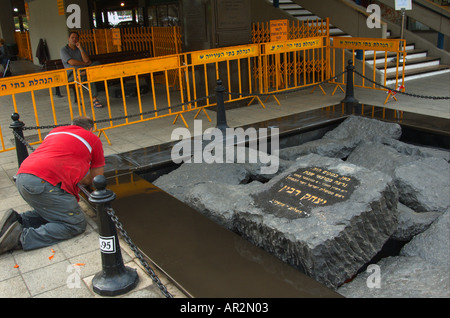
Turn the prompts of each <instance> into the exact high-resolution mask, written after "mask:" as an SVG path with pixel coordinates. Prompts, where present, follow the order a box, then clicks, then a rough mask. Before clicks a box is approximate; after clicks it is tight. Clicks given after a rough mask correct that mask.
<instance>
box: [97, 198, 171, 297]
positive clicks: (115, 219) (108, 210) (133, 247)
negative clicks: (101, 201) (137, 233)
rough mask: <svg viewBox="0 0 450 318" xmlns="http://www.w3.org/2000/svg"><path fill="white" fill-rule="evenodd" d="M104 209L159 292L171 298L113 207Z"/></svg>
mask: <svg viewBox="0 0 450 318" xmlns="http://www.w3.org/2000/svg"><path fill="white" fill-rule="evenodd" d="M105 209H106V213H108V215H109V216H110V217H111V220H112V221H113V222H114V224H115V225H116V228H117V229H118V230H119V232H120V234H121V235H122V237H123V239H124V240H125V242H127V244H128V246H129V247H130V248H131V250H132V251H133V252H134V254H135V255H136V257H137V258H138V259H139V261H140V263H141V264H142V266H144V268H145V271H146V272H147V274H148V275H149V276H150V278H151V279H152V280H153V282H154V283H155V284H156V286H158V288H159V289H160V290H161V292H162V293H163V294H164V296H166V297H167V298H173V295H172V294H171V293H169V291H168V290H167V288H166V286H164V284H163V283H162V282H161V280H160V279H159V278H158V276H157V275H156V274H155V272H154V271H153V269H152V268H151V267H150V265H149V264H148V262H147V261H146V260H145V258H144V256H143V255H142V253H141V251H140V250H139V249H138V248H137V246H136V245H134V243H133V241H132V240H131V238H130V237H129V236H128V233H127V231H126V230H125V229H124V228H123V225H122V223H120V221H119V218H118V217H117V216H116V214H115V213H114V210H113V208H111V207H106V208H105Z"/></svg>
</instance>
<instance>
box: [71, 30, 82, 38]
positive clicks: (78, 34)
mask: <svg viewBox="0 0 450 318" xmlns="http://www.w3.org/2000/svg"><path fill="white" fill-rule="evenodd" d="M72 33H75V34H76V35H77V36H78V38H79V37H80V33H78V32H77V31H69V38H70V36H71V35H72Z"/></svg>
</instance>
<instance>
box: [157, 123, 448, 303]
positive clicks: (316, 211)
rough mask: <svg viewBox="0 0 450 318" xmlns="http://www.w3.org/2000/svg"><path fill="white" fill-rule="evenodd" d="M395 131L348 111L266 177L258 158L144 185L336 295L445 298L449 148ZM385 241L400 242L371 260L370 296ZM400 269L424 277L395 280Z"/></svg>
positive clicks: (287, 152) (195, 168)
mask: <svg viewBox="0 0 450 318" xmlns="http://www.w3.org/2000/svg"><path fill="white" fill-rule="evenodd" d="M400 136H401V127H400V126H399V125H398V124H394V123H386V122H382V121H378V120H374V119H367V118H363V117H356V116H351V117H349V118H347V119H346V120H345V121H344V122H343V123H341V124H340V125H339V126H338V127H336V128H335V129H334V130H331V131H329V132H327V133H326V134H325V135H324V136H323V137H322V138H321V139H318V140H314V141H309V142H305V143H303V144H301V145H297V146H294V147H289V148H286V149H281V150H280V153H279V157H280V168H279V169H278V172H277V173H276V174H274V175H261V174H259V173H258V171H260V169H259V168H260V166H261V164H260V163H224V164H206V163H185V164H182V165H181V167H180V168H178V169H176V170H174V171H172V172H171V173H169V174H166V175H163V176H161V177H160V178H158V179H157V180H156V181H155V182H154V184H155V185H156V186H158V187H160V188H161V189H163V190H165V191H166V192H168V193H170V194H172V195H174V196H175V197H177V198H178V199H179V200H181V201H183V202H185V203H186V204H188V205H190V206H192V207H193V208H195V209H196V210H198V211H199V212H200V213H203V214H205V215H206V216H208V217H210V218H212V219H213V220H215V221H216V222H217V223H219V224H221V225H223V226H224V227H227V228H228V229H230V230H232V231H234V232H236V233H238V234H240V235H242V236H244V237H246V238H247V239H248V240H249V241H251V242H252V243H254V244H255V245H257V246H260V247H262V248H264V249H266V250H267V251H268V252H270V253H272V254H273V255H275V256H277V257H278V258H280V259H282V260H283V261H285V262H287V263H289V264H291V265H292V266H294V267H296V268H298V269H299V270H300V271H302V272H304V273H306V274H307V275H309V276H310V277H312V278H314V279H316V280H317V281H319V282H321V283H323V284H324V285H326V286H328V287H331V288H334V289H337V290H338V292H340V293H342V294H343V295H344V296H348V297H365V296H367V297H390V296H393V297H401V296H402V293H403V294H404V295H405V297H407V296H408V297H410V296H411V295H415V294H417V292H415V291H414V289H415V288H417V286H425V287H427V286H428V287H429V288H432V289H433V290H432V291H431V290H430V293H429V295H430V296H432V297H436V296H438V297H440V296H443V297H445V296H447V297H448V296H449V289H448V286H449V284H448V277H449V276H448V272H449V270H448V268H449V263H448V260H447V263H445V261H446V260H444V261H441V260H442V255H447V256H448V255H449V253H450V248H449V244H448V242H449V227H448V218H449V212H447V213H445V212H446V211H447V210H448V209H449V208H450V199H449V193H450V191H449V190H450V185H449V175H450V173H449V163H448V161H449V153H448V151H444V150H439V149H430V148H427V147H418V146H414V145H409V144H406V143H404V142H401V141H399V138H400ZM438 222H439V223H438ZM445 222H446V223H445ZM442 223H444V224H447V226H446V227H445V226H442V225H439V224H442ZM428 231H433V234H432V235H431V234H428V235H426V233H427V232H428ZM421 236H425V238H422V239H420V237H421ZM437 237H438V238H439V239H438V238H437ZM433 239H434V243H433ZM442 239H444V240H445V241H446V242H447V243H436V242H438V241H439V240H442ZM393 240H395V241H397V242H401V243H402V245H404V244H406V243H407V242H409V241H410V242H409V243H407V244H406V245H405V246H404V248H403V249H402V250H401V251H400V252H399V253H398V255H395V256H392V257H389V258H384V259H382V260H381V261H380V263H379V265H378V266H380V268H381V279H382V280H383V279H384V280H385V282H384V283H385V285H384V287H385V290H383V289H378V290H377V291H376V292H374V290H373V286H370V284H366V280H367V277H368V274H367V272H365V268H366V266H367V265H368V264H370V263H371V262H377V261H378V259H376V258H375V259H374V257H375V256H376V255H377V254H379V252H380V251H382V249H383V247H384V246H386V243H387V242H391V241H393ZM430 244H431V245H434V246H435V248H429V247H428V248H425V247H424V245H430ZM436 253H437V254H439V255H441V256H435V254H436ZM419 259H420V261H418V260H419ZM437 259H439V262H438V261H437ZM445 264H447V266H445ZM400 266H402V267H401V270H400ZM405 266H410V269H411V270H412V271H415V272H416V271H420V270H425V271H428V272H429V273H433V275H432V276H429V277H428V276H426V275H416V277H414V275H409V276H408V279H406V280H405V279H404V276H402V275H405V273H407V271H408V267H406V268H405ZM390 273H394V274H393V275H394V276H395V275H396V274H395V273H397V274H398V277H399V278H398V279H403V280H402V282H403V283H402V284H403V288H402V289H399V287H398V286H397V285H396V284H390V283H389V282H395V281H396V280H395V279H393V278H392V279H391V278H389V277H390V276H389V275H390ZM427 277H428V278H427ZM431 277H432V278H431ZM423 279H429V281H427V282H422V281H421V280H423ZM349 281H350V282H349ZM405 281H406V283H405ZM435 282H441V284H440V285H439V286H436V285H434V287H432V286H433V283H435ZM382 283H383V281H382ZM382 286H383V285H382ZM376 287H378V286H376ZM409 289H411V290H409ZM426 294H427V291H426V290H421V291H420V293H419V294H417V295H419V296H423V295H426Z"/></svg>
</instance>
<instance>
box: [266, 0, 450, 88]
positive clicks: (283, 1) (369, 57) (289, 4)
mask: <svg viewBox="0 0 450 318" xmlns="http://www.w3.org/2000/svg"><path fill="white" fill-rule="evenodd" d="M269 2H272V3H273V0H269ZM279 3H280V9H282V10H284V11H285V12H286V13H288V14H290V15H291V16H293V17H295V18H296V19H298V20H300V21H303V20H315V19H322V18H321V17H318V16H316V15H314V14H313V13H312V12H310V11H308V10H305V9H304V8H303V7H301V6H300V5H298V4H296V3H295V2H294V1H291V0H279ZM330 36H347V37H350V35H348V34H346V33H345V32H343V31H342V30H340V29H339V28H337V27H334V26H332V25H330ZM382 53H383V54H382ZM373 56H374V53H373V52H368V51H366V55H365V58H366V63H368V64H370V65H374V64H375V67H376V68H377V69H378V70H379V71H380V72H381V73H383V74H384V66H385V61H384V51H383V52H377V55H376V60H374V58H373ZM395 58H396V54H394V53H392V54H388V63H387V69H386V85H390V84H393V83H395V68H396V61H395ZM400 62H403V60H400ZM448 72H450V66H448V65H442V64H441V63H440V59H439V58H434V57H429V56H428V51H427V50H419V49H416V48H415V44H414V43H411V44H407V45H406V61H405V82H406V81H408V80H413V79H417V78H422V77H427V76H433V75H437V74H442V73H448ZM399 77H401V74H399Z"/></svg>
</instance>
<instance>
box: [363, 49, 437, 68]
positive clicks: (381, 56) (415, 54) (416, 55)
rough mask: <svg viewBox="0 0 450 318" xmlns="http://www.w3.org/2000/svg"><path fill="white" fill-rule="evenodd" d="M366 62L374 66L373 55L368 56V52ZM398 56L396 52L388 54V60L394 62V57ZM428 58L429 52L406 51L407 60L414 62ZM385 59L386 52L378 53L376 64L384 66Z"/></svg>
mask: <svg viewBox="0 0 450 318" xmlns="http://www.w3.org/2000/svg"><path fill="white" fill-rule="evenodd" d="M365 56H366V62H367V63H368V64H371V65H373V55H371V54H367V52H366V55H365ZM396 56H397V53H395V52H387V58H388V60H392V59H393V58H394V57H396ZM427 56H428V51H427V50H409V51H406V60H408V59H409V60H414V59H419V58H424V57H427ZM384 58H385V54H384V51H377V58H376V60H375V64H379V63H383V64H384Z"/></svg>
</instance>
